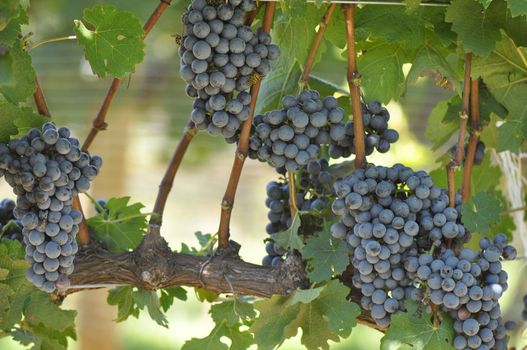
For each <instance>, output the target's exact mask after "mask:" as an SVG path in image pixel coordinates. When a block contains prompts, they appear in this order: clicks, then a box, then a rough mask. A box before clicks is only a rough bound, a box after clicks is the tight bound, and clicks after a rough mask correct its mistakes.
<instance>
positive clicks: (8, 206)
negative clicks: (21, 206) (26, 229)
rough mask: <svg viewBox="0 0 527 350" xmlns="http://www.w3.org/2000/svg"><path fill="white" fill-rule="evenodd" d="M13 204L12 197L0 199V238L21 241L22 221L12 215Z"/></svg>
mask: <svg viewBox="0 0 527 350" xmlns="http://www.w3.org/2000/svg"><path fill="white" fill-rule="evenodd" d="M15 206H16V204H15V201H13V200H12V199H9V198H5V199H2V200H1V201H0V232H1V233H0V236H1V239H11V240H17V241H19V242H22V223H21V222H20V220H17V219H15V216H14V215H13V210H14V209H15Z"/></svg>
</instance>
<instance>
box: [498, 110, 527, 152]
mask: <svg viewBox="0 0 527 350" xmlns="http://www.w3.org/2000/svg"><path fill="white" fill-rule="evenodd" d="M525 120H526V118H524V119H523V120H522V121H516V120H514V121H510V122H506V123H504V124H502V125H501V126H500V127H499V128H498V146H497V147H496V151H497V152H503V151H513V152H514V151H516V150H517V149H518V148H520V146H521V145H522V143H523V141H524V140H525V134H524V132H523V130H522V129H523V128H525Z"/></svg>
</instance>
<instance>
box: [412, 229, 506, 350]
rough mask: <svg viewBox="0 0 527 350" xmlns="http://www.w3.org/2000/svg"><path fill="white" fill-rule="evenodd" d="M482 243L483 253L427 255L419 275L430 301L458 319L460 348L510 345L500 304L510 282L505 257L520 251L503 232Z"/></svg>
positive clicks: (456, 343)
mask: <svg viewBox="0 0 527 350" xmlns="http://www.w3.org/2000/svg"><path fill="white" fill-rule="evenodd" d="M479 245H480V248H481V251H480V252H477V253H476V252H474V251H473V250H472V249H469V248H465V249H463V250H462V251H461V252H460V254H459V256H456V255H455V253H454V251H453V250H451V249H445V250H444V251H443V252H442V254H441V255H440V256H438V257H437V258H435V259H434V258H433V257H432V255H430V254H421V255H420V256H419V258H418V264H419V267H418V269H417V272H416V274H417V279H418V281H419V283H420V284H421V285H422V287H423V288H424V289H425V294H426V295H428V300H429V301H430V302H431V303H432V304H434V305H437V306H440V307H441V308H442V309H443V310H444V311H446V312H449V313H450V314H451V316H452V318H453V319H454V320H455V322H454V329H455V331H456V337H455V338H454V347H455V348H456V349H459V350H463V349H467V348H470V349H482V348H483V349H493V348H496V349H507V344H506V328H505V326H504V323H503V319H502V317H501V310H500V305H499V303H498V301H499V298H500V297H501V296H502V294H503V292H504V291H505V290H507V287H508V285H507V272H506V271H504V270H503V269H502V264H501V262H500V260H501V259H505V260H510V259H514V258H515V257H516V250H515V249H514V248H513V247H512V246H510V245H507V238H506V237H505V236H504V235H503V234H498V235H496V237H495V238H494V240H493V241H491V240H490V239H488V238H482V239H481V240H480V242H479Z"/></svg>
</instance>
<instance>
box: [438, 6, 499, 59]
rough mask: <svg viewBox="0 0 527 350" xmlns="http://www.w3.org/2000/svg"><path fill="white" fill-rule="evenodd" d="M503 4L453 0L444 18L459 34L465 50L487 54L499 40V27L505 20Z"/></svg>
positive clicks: (479, 54)
mask: <svg viewBox="0 0 527 350" xmlns="http://www.w3.org/2000/svg"><path fill="white" fill-rule="evenodd" d="M505 14H506V9H505V4H504V2H502V1H493V2H492V3H491V4H490V5H489V7H488V8H484V7H483V5H481V4H480V3H478V1H477V0H453V1H452V2H451V4H450V6H449V7H448V9H447V12H446V16H445V20H446V21H447V22H450V23H452V30H453V31H454V32H456V33H457V34H458V35H459V38H460V39H461V41H462V42H463V47H464V48H465V50H466V51H467V52H473V53H475V54H476V55H478V56H483V57H485V56H488V55H489V54H490V53H491V51H492V50H494V48H495V47H496V42H498V41H499V40H500V37H501V35H500V28H501V27H502V25H503V23H504V22H505Z"/></svg>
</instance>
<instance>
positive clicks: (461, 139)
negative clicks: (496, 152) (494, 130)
mask: <svg viewBox="0 0 527 350" xmlns="http://www.w3.org/2000/svg"><path fill="white" fill-rule="evenodd" d="M471 68H472V53H470V52H469V53H467V55H466V56H465V75H464V78H463V100H462V104H461V111H460V113H459V136H458V142H457V145H456V154H455V157H454V159H453V160H452V161H451V162H450V163H449V164H448V165H447V167H446V169H447V181H448V199H449V205H450V207H452V208H454V207H455V206H456V169H458V168H459V166H460V165H461V164H462V163H463V154H464V153H465V134H466V132H467V123H468V118H469V113H470V110H469V108H470V90H471V79H470V72H471Z"/></svg>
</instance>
